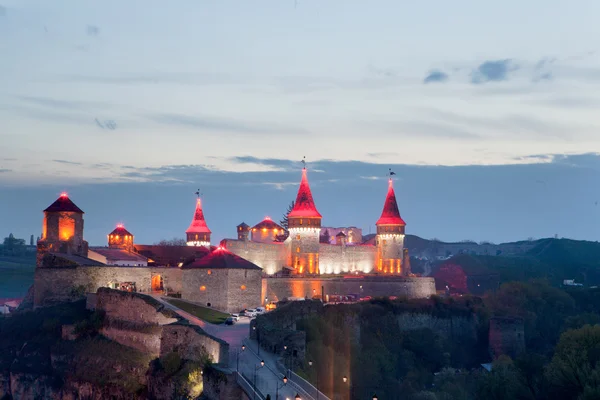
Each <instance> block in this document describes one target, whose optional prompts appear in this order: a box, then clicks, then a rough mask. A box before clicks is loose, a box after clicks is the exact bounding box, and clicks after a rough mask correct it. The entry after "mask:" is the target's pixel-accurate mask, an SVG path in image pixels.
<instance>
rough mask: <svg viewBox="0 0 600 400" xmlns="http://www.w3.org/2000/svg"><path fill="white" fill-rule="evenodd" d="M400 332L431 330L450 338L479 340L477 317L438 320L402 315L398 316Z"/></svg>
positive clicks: (426, 316)
mask: <svg viewBox="0 0 600 400" xmlns="http://www.w3.org/2000/svg"><path fill="white" fill-rule="evenodd" d="M396 320H397V321H398V325H399V327H400V330H402V331H409V330H415V329H423V328H427V329H431V330H432V331H434V332H436V333H438V334H440V335H442V336H444V337H446V338H448V339H456V338H464V339H470V340H473V341H475V340H477V321H476V319H475V317H451V318H438V317H435V316H433V315H431V314H419V313H402V314H398V315H397V316H396Z"/></svg>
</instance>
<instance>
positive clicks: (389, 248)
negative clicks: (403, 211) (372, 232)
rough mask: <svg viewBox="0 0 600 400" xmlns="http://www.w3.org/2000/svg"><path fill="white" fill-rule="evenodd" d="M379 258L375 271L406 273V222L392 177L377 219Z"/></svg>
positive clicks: (396, 273)
mask: <svg viewBox="0 0 600 400" xmlns="http://www.w3.org/2000/svg"><path fill="white" fill-rule="evenodd" d="M376 225H377V239H376V243H377V259H376V265H375V272H377V273H380V274H395V275H406V274H408V272H409V271H407V270H405V268H403V265H402V259H403V257H404V252H403V249H404V229H405V227H406V223H405V222H404V220H403V219H402V217H401V216H400V211H399V210H398V203H397V201H396V193H395V192H394V183H393V181H392V178H390V180H389V183H388V191H387V196H386V197H385V203H384V205H383V211H382V212H381V217H379V219H378V220H377V223H376Z"/></svg>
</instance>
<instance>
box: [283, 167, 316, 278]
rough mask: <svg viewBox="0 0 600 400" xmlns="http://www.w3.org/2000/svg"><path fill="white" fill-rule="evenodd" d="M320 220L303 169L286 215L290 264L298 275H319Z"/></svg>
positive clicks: (304, 169)
mask: <svg viewBox="0 0 600 400" xmlns="http://www.w3.org/2000/svg"><path fill="white" fill-rule="evenodd" d="M322 218H323V217H322V216H321V214H319V212H318V211H317V207H316V206H315V202H314V200H313V197H312V193H311V191H310V186H309V184H308V178H307V177H306V168H303V169H302V180H301V181H300V187H299V188H298V195H297V196H296V202H295V203H294V208H292V211H290V213H289V214H288V232H289V239H290V249H291V254H290V256H291V257H290V258H291V259H290V263H291V266H292V268H294V269H295V271H296V273H298V274H319V273H320V270H319V236H320V234H321V219H322Z"/></svg>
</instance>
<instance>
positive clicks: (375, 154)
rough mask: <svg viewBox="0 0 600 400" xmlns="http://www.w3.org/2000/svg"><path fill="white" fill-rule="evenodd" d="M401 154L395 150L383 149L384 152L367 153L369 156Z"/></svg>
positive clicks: (394, 155)
mask: <svg viewBox="0 0 600 400" xmlns="http://www.w3.org/2000/svg"><path fill="white" fill-rule="evenodd" d="M399 155H400V154H399V153H397V152H395V151H387V152H386V151H382V152H377V153H367V156H369V157H376V158H377V157H396V156H399Z"/></svg>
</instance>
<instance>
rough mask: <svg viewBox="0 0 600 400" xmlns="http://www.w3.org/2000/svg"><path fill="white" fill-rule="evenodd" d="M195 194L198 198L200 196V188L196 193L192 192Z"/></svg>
mask: <svg viewBox="0 0 600 400" xmlns="http://www.w3.org/2000/svg"><path fill="white" fill-rule="evenodd" d="M194 194H195V195H196V196H198V198H200V196H202V193H200V189H198V191H197V192H196V193H194Z"/></svg>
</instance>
